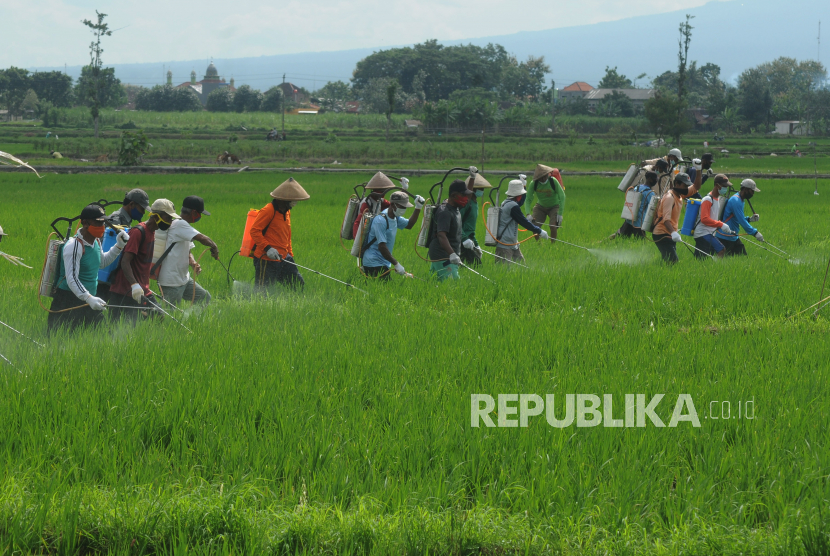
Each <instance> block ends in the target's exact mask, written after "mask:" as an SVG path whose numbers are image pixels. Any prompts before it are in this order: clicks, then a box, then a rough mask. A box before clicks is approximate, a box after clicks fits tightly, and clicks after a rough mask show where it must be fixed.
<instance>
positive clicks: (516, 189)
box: [507, 180, 527, 197]
mask: <svg viewBox="0 0 830 556" xmlns="http://www.w3.org/2000/svg"><path fill="white" fill-rule="evenodd" d="M526 192H527V189H525V186H524V184H522V180H510V183H508V184H507V196H508V197H518V196H519V195H522V194H524V193H526Z"/></svg>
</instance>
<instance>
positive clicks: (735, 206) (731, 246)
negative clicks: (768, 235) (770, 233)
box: [716, 179, 764, 257]
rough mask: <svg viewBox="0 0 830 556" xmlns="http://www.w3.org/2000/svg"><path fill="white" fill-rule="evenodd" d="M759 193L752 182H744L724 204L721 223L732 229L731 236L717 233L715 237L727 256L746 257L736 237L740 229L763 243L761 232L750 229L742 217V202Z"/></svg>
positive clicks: (742, 246)
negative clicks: (720, 242) (719, 241)
mask: <svg viewBox="0 0 830 556" xmlns="http://www.w3.org/2000/svg"><path fill="white" fill-rule="evenodd" d="M759 191H761V190H760V189H758V186H757V185H755V181H754V180H749V179H747V180H744V181H742V182H741V189H740V191H738V192H737V193H735V194H734V195H732V197H731V198H730V199H729V201H727V202H726V208H725V209H724V211H723V221H724V223H726V224H728V225H729V227H730V228H731V229H732V234H730V235H726V234H725V233H723V232H720V231H719V232H717V233H716V237H717V238H718V239H719V240H721V241H722V242H723V246H724V247H725V249H724V250H725V251H726V254H727V255H728V256H730V257H731V256H734V255H746V246H745V245H744V244H743V242H742V241H741V239H740V238H739V237H738V233H739V232H740V228H743V229H744V232H746V233H747V234H748V235H751V236H755V239H757V240H758V241H764V236H762V235H761V232H759V231H758V230H756V229H755V228H753V227H752V225H751V224H750V223H749V222H748V221H747V218H746V216H745V215H744V201H745V200H748V199H752V197H753V195H755V194H756V193H758V192H759Z"/></svg>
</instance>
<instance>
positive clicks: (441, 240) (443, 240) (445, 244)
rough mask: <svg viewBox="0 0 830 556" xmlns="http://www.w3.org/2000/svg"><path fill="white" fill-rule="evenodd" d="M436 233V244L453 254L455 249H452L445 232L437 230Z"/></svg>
mask: <svg viewBox="0 0 830 556" xmlns="http://www.w3.org/2000/svg"><path fill="white" fill-rule="evenodd" d="M436 235H437V237H438V244H439V245H440V246H441V249H443V250H444V251H445V252H447V253H449V254H450V255H452V254H454V253H455V251H453V249H452V246H451V245H450V240H449V238H447V232H438V233H437V234H436Z"/></svg>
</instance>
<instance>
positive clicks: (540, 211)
mask: <svg viewBox="0 0 830 556" xmlns="http://www.w3.org/2000/svg"><path fill="white" fill-rule="evenodd" d="M510 183H513V182H510ZM520 183H521V182H520ZM522 189H524V187H522ZM534 195H536V197H538V198H539V201H538V202H537V203H536V204H535V205H534V204H533V196H534ZM502 206H504V203H502ZM524 206H525V212H526V213H527V215H528V217H529V218H528V219H527V220H532V221H533V223H534V224H544V223H545V218H550V221H549V225H550V240H551V242H554V241H556V233H557V231H558V230H559V226H561V225H562V213H563V212H564V210H565V188H564V187H562V176H561V175H560V174H559V170H557V169H556V168H551V167H549V166H545V165H543V164H538V165H537V166H536V171H535V172H533V181H532V182H530V187H528V188H527V198H526V199H525V201H524ZM531 207H532V211H531ZM522 226H524V224H522ZM528 229H531V228H528ZM537 233H538V232H537Z"/></svg>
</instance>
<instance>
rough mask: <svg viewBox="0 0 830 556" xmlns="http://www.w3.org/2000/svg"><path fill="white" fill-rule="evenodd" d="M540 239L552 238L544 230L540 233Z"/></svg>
mask: <svg viewBox="0 0 830 556" xmlns="http://www.w3.org/2000/svg"><path fill="white" fill-rule="evenodd" d="M539 237H540V238H542V239H548V238H549V237H550V236H549V235H548V233H547V232H546V231H545V230H542V231H541V232H539Z"/></svg>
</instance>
